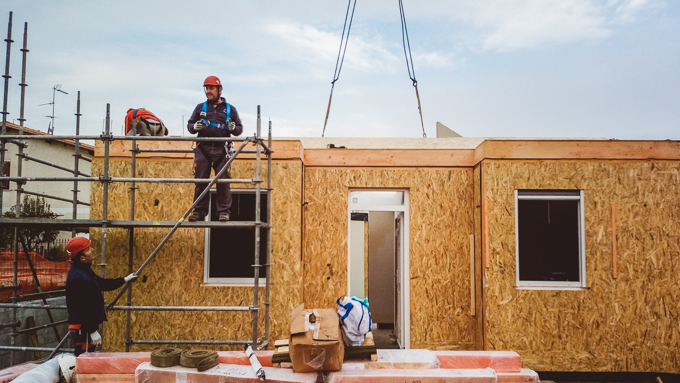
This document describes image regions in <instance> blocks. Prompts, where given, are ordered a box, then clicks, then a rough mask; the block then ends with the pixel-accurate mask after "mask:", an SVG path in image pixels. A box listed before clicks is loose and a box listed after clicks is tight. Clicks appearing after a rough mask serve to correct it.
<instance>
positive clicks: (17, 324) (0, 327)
mask: <svg viewBox="0 0 680 383" xmlns="http://www.w3.org/2000/svg"><path fill="white" fill-rule="evenodd" d="M19 326H21V321H16V322H12V323H0V330H2V329H3V328H10V327H19Z"/></svg>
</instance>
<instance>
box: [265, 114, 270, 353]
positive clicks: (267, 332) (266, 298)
mask: <svg viewBox="0 0 680 383" xmlns="http://www.w3.org/2000/svg"><path fill="white" fill-rule="evenodd" d="M267 143H268V144H269V147H270V148H271V147H272V121H271V120H269V134H268V140H267ZM267 190H268V192H267V223H268V224H269V225H271V224H272V191H271V190H272V153H271V152H269V154H267ZM265 262H266V266H265V267H266V268H265V273H266V278H267V279H266V285H265V286H266V287H265V298H264V339H266V340H269V305H270V296H271V295H270V285H271V264H272V229H271V228H269V229H267V260H266V261H265ZM266 346H267V345H265V350H266V349H267V347H266Z"/></svg>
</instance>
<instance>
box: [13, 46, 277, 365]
mask: <svg viewBox="0 0 680 383" xmlns="http://www.w3.org/2000/svg"><path fill="white" fill-rule="evenodd" d="M24 47H25V43H24ZM25 52H28V50H25ZM25 52H24V54H25ZM22 82H23V77H22ZM22 85H23V86H25V84H23V83H22ZM22 99H23V96H22ZM257 113H258V120H257V132H256V134H255V136H254V137H246V138H204V137H191V138H189V139H184V137H145V136H140V137H133V138H131V137H125V136H122V137H118V136H116V137H114V136H113V135H112V134H111V120H110V105H109V104H107V108H106V126H105V131H104V132H103V133H102V135H101V136H94V137H88V136H81V135H80V117H81V113H80V92H78V103H77V113H76V117H77V118H76V135H75V136H54V135H51V136H49V137H34V136H31V135H27V136H24V135H23V129H22V128H20V132H19V135H18V136H9V135H5V136H4V137H2V139H0V142H1V143H2V144H3V145H4V144H5V142H11V143H14V144H23V142H20V141H13V140H19V139H24V138H25V139H27V141H29V140H30V139H42V140H47V139H51V140H55V139H67V138H71V139H74V141H75V145H74V154H73V155H74V157H75V159H74V166H73V169H67V168H64V167H61V166H58V165H55V164H51V163H49V162H48V161H43V160H40V159H38V158H33V157H30V156H26V155H22V156H20V158H21V160H26V161H34V162H37V163H41V164H44V165H47V166H51V167H55V168H58V169H61V170H66V171H68V172H69V173H71V174H72V176H69V177H52V176H50V177H23V176H22V175H21V171H19V173H18V176H17V177H9V176H8V177H4V176H2V177H1V178H2V180H3V181H4V180H7V181H12V182H15V183H17V185H19V186H17V191H18V193H24V194H36V195H37V194H40V195H41V196H42V194H41V193H34V192H28V191H25V190H23V189H22V188H21V185H23V184H25V183H27V182H36V181H38V182H40V181H43V182H46V181H55V182H73V198H72V199H68V198H61V199H60V198H59V197H54V196H48V195H44V196H45V197H47V198H55V199H59V200H64V201H67V202H70V203H72V205H73V215H72V219H70V220H69V219H57V220H52V219H39V218H28V217H27V218H20V219H6V218H0V224H3V225H4V224H7V225H12V226H14V227H15V228H16V229H17V230H18V229H19V228H22V227H55V228H63V229H64V228H68V229H72V234H73V235H75V234H76V228H78V227H101V228H102V237H101V241H102V247H101V249H102V250H101V251H102V253H101V263H100V266H101V271H100V275H101V276H102V277H106V266H107V262H106V260H107V252H106V247H107V229H108V228H109V227H120V228H127V229H128V230H129V238H128V248H129V251H128V272H133V271H134V270H133V268H134V264H133V262H134V255H135V252H134V241H135V228H136V227H171V228H172V229H171V230H170V232H169V233H168V234H167V235H166V236H165V238H163V240H162V241H161V242H160V243H159V244H158V245H157V247H156V248H155V250H154V251H153V252H152V253H151V254H150V255H148V256H147V257H146V259H145V260H144V262H143V263H142V264H141V266H139V267H138V268H137V270H136V271H134V272H135V275H140V274H141V272H142V271H143V270H144V269H145V267H146V266H147V265H148V264H149V263H150V262H151V261H152V260H153V259H154V258H155V257H156V255H157V254H158V253H159V251H160V250H161V248H163V246H164V245H165V244H166V243H167V242H168V240H169V239H170V237H171V236H172V235H173V233H174V232H175V231H176V230H177V229H178V228H179V227H180V226H181V227H186V228H190V227H193V228H239V227H247V228H254V233H255V239H254V241H255V249H254V264H253V276H254V284H253V303H252V304H251V305H250V306H132V293H131V289H130V283H127V284H126V285H125V286H124V288H123V289H122V291H120V294H119V295H118V296H117V297H116V298H114V300H113V301H112V302H110V303H109V304H107V310H123V311H126V313H125V315H126V320H125V351H130V348H131V347H132V345H134V344H140V345H141V344H147V345H148V344H204V345H243V344H249V345H251V346H252V347H253V348H254V349H255V348H263V347H267V346H268V339H269V325H270V320H269V312H270V310H269V309H270V283H271V279H270V265H271V248H272V245H271V236H272V233H271V221H272V198H271V195H272V189H273V187H272V174H271V173H272V151H271V145H272V128H271V121H270V122H269V131H268V141H266V143H265V140H264V139H263V138H262V134H261V114H260V106H259V105H258V110H257ZM22 117H23V111H22ZM22 126H23V120H22ZM187 138H188V137H187ZM83 139H99V140H102V141H103V144H104V155H103V158H102V159H103V170H102V173H101V175H100V176H99V177H92V176H89V175H87V174H83V173H81V172H80V169H79V161H80V160H86V161H91V160H89V159H88V158H85V157H83V156H82V155H81V153H80V142H81V140H83ZM114 139H116V140H132V144H131V150H130V152H131V157H130V159H131V176H130V177H129V178H124V177H111V173H110V167H109V165H110V160H111V153H110V148H111V142H112V141H113V140H114ZM149 140H153V141H195V142H203V141H207V142H227V141H229V142H241V146H240V147H239V148H238V149H237V150H236V151H235V153H234V154H233V156H230V158H229V159H228V161H227V164H226V165H225V167H224V169H222V170H220V172H218V174H215V177H214V178H213V179H193V178H192V179H182V178H137V174H136V173H137V172H136V159H137V156H138V153H141V152H163V151H167V152H178V153H179V152H182V153H185V152H188V151H186V150H183V149H140V148H139V146H138V141H149ZM29 142H30V141H29ZM251 142H252V143H253V144H254V145H255V148H254V150H244V149H245V148H246V147H247V146H248V145H249V144H250V143H251ZM20 153H22V152H21V151H20ZM241 153H252V154H255V156H254V157H255V162H256V164H255V165H256V166H255V176H254V178H252V179H225V180H220V178H221V176H222V174H223V173H224V172H225V171H226V170H227V169H228V168H229V166H230V165H231V163H232V162H233V161H234V159H235V158H236V157H237V156H238V155H239V154H241ZM263 153H264V154H265V155H267V181H266V182H267V184H266V185H267V186H266V188H265V189H264V191H265V192H266V197H267V201H266V204H267V205H266V207H265V208H266V209H267V213H266V219H265V220H266V222H263V220H262V219H261V213H262V207H263V206H262V196H261V193H262V192H263V186H262V185H263V180H262V154H263ZM251 159H252V157H251ZM82 182H100V183H101V184H102V213H101V214H102V216H101V219H99V220H97V219H78V215H77V205H78V204H87V203H84V202H81V201H78V193H79V190H78V186H79V183H82ZM115 182H129V183H130V216H129V221H115V220H114V221H111V220H110V219H109V214H108V203H109V201H108V199H109V184H111V183H115ZM139 182H154V183H189V182H191V183H202V182H205V183H208V186H207V187H206V188H205V190H204V191H203V193H202V194H201V195H200V196H199V197H198V198H197V200H196V201H194V204H192V206H191V207H190V208H189V209H188V210H187V211H186V212H185V213H184V215H183V216H182V217H181V218H180V219H179V220H178V221H168V222H164V221H163V222H157V221H153V222H152V221H135V197H136V190H137V188H136V184H137V183H139ZM218 182H228V183H250V184H253V185H254V190H255V219H254V220H253V221H252V222H233V221H232V222H210V221H207V222H185V219H186V218H187V216H188V214H189V213H190V212H191V210H193V208H194V206H195V205H196V203H197V201H198V200H200V199H201V198H203V197H204V196H205V195H206V194H207V193H209V191H210V188H211V187H212V186H213V185H215V184H216V183H218ZM17 198H18V197H17ZM18 207H19V204H18V203H17V208H18ZM263 228H266V229H267V233H266V239H265V240H266V244H262V240H261V235H262V229H263ZM15 238H17V237H15ZM262 246H266V262H263V263H264V264H261V260H260V252H261V250H262ZM16 248H18V244H17V245H15V249H16ZM24 248H26V245H24ZM29 261H30V260H29ZM17 262H18V249H17V251H16V255H15V265H14V284H15V286H16V285H18V280H17V275H18V272H17ZM262 267H264V271H263V272H264V273H265V276H266V286H264V287H265V288H266V290H265V291H266V295H265V302H264V306H265V310H264V313H265V318H263V319H264V334H263V335H264V337H263V338H260V337H259V336H258V335H259V333H258V325H259V318H260V315H259V311H260V308H259V287H260V275H261V272H260V268H262ZM33 271H34V274H35V269H34V270H33ZM36 283H38V284H39V282H38V281H37V278H36ZM125 293H127V299H126V303H125V305H122V306H115V303H116V302H117V301H118V299H119V298H121V297H122V295H123V294H125ZM13 295H14V296H15V297H17V293H16V291H15V292H14V293H13ZM29 295H35V294H28V295H21V296H18V298H20V299H25V298H27V297H28V296H29ZM41 296H44V295H41ZM20 299H15V301H14V303H13V304H0V307H6V308H12V309H13V310H14V316H15V319H16V310H17V309H27V308H29V307H30V308H33V309H45V310H48V311H49V310H63V309H65V308H66V307H65V306H49V305H47V302H46V300H44V299H43V305H42V306H40V305H38V306H35V305H23V304H19V303H18V302H17V301H20ZM132 311H184V312H192V311H248V312H250V313H251V316H252V321H253V323H252V328H253V334H252V339H250V340H177V339H174V340H158V339H154V340H144V339H132V335H131V327H132V325H133V323H132V317H131V313H132ZM15 322H16V320H15ZM62 322H63V321H60V322H54V321H52V323H50V324H46V325H40V326H35V327H32V328H29V329H24V330H21V332H18V333H17V331H14V333H15V335H18V334H19V333H22V334H23V333H26V332H27V331H29V330H30V331H34V330H38V329H44V328H50V327H51V328H53V329H54V330H55V331H56V327H55V326H56V325H58V324H60V323H62ZM6 327H9V326H6ZM67 338H68V337H67V336H65V337H64V338H62V339H61V341H60V342H59V344H58V345H57V347H56V348H55V349H54V350H53V351H52V354H51V355H50V357H52V356H53V355H54V354H55V353H56V352H57V351H58V350H59V349H60V347H61V346H62V345H63V344H64V343H65V342H66V340H67ZM57 339H58V340H59V337H58V338H57ZM0 349H6V350H11V351H12V353H14V352H15V351H28V350H29V349H30V350H33V351H48V350H50V349H49V348H36V347H33V348H20V347H14V337H12V346H0ZM20 349H21V350H20ZM13 361H14V356H13Z"/></svg>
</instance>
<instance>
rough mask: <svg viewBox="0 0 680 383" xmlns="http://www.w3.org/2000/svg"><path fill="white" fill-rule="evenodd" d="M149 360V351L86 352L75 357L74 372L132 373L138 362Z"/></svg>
mask: <svg viewBox="0 0 680 383" xmlns="http://www.w3.org/2000/svg"><path fill="white" fill-rule="evenodd" d="M150 360H151V353H150V352H86V353H84V354H80V355H79V356H78V357H77V358H76V373H77V374H78V375H80V374H134V373H135V369H136V368H137V366H139V364H140V363H143V362H148V361H150Z"/></svg>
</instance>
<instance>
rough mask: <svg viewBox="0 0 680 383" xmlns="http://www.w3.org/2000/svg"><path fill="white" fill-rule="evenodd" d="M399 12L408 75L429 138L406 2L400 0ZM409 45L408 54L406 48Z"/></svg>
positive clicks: (424, 135)
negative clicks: (414, 65)
mask: <svg viewBox="0 0 680 383" xmlns="http://www.w3.org/2000/svg"><path fill="white" fill-rule="evenodd" d="M399 14H400V16H401V40H402V42H403V44H404V56H405V57H406V69H407V70H408V77H409V78H410V79H411V81H412V82H413V87H414V88H415V90H416V98H417V99H418V112H419V113H420V126H421V127H422V128H423V138H427V135H426V134H425V124H424V123H423V110H422V109H421V108H420V96H419V95H418V81H416V70H415V68H414V67H413V57H412V56H411V43H410V42H409V41H408V29H406V16H404V4H403V3H402V0H399ZM407 46H408V54H407V53H406V48H407Z"/></svg>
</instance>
